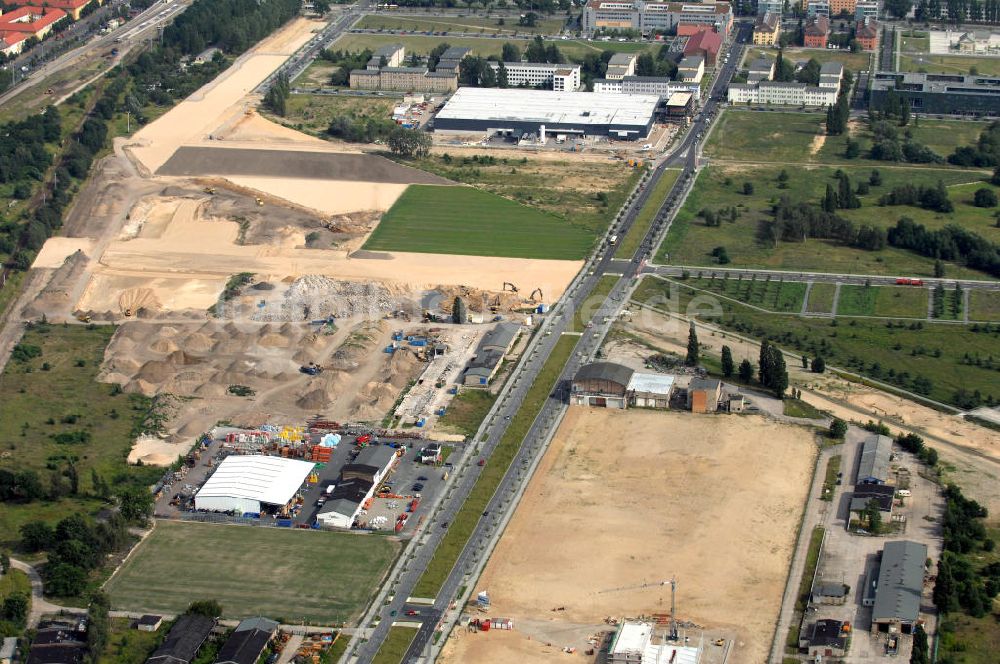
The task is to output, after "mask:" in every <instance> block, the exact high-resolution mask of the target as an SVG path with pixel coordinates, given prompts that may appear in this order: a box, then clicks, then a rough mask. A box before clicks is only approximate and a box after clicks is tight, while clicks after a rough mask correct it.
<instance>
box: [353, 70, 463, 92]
mask: <svg viewBox="0 0 1000 664" xmlns="http://www.w3.org/2000/svg"><path fill="white" fill-rule="evenodd" d="M350 86H351V87H352V88H356V89H359V90H396V91H401V92H452V91H454V90H457V89H458V75H457V74H455V73H453V72H451V71H440V70H438V71H428V69H427V68H426V67H382V68H381V69H353V70H351V78H350Z"/></svg>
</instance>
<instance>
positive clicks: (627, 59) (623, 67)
mask: <svg viewBox="0 0 1000 664" xmlns="http://www.w3.org/2000/svg"><path fill="white" fill-rule="evenodd" d="M636 60H638V57H637V56H636V54H635V53H615V54H614V55H612V56H611V59H610V60H608V69H607V71H606V72H605V73H604V78H607V79H610V80H612V81H620V80H622V79H623V78H625V77H626V76H635V62H636Z"/></svg>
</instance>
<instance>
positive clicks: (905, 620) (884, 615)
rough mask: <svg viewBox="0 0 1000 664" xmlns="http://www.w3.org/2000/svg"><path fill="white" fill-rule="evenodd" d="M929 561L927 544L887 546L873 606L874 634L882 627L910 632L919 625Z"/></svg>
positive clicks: (903, 542) (890, 543)
mask: <svg viewBox="0 0 1000 664" xmlns="http://www.w3.org/2000/svg"><path fill="white" fill-rule="evenodd" d="M926 562H927V545H925V544H921V543H919V542H910V541H901V542H887V543H886V545H885V548H884V549H883V550H882V565H881V567H880V568H879V572H878V585H877V586H876V591H875V604H874V606H873V607H872V631H876V630H878V629H880V627H881V626H884V627H886V628H887V629H891V628H892V627H893V626H899V627H900V628H902V630H903V631H904V632H908V631H909V630H908V628H909V627H912V625H913V624H914V623H916V621H917V615H918V614H919V613H920V597H921V594H922V593H923V588H924V565H925V564H926ZM883 631H884V630H883Z"/></svg>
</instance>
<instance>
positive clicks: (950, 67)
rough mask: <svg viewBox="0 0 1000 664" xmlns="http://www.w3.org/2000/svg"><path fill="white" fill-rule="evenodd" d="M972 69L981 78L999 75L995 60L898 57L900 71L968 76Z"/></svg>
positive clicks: (925, 56) (924, 56)
mask: <svg viewBox="0 0 1000 664" xmlns="http://www.w3.org/2000/svg"><path fill="white" fill-rule="evenodd" d="M973 69H975V70H976V72H977V73H979V74H981V75H983V76H997V75H1000V61H998V60H997V59H996V58H975V57H969V56H963V55H930V54H929V53H923V54H921V55H908V54H904V55H901V56H900V57H899V70H900V71H920V72H927V73H930V74H969V73H972V71H973Z"/></svg>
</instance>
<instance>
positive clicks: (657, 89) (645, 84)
mask: <svg viewBox="0 0 1000 664" xmlns="http://www.w3.org/2000/svg"><path fill="white" fill-rule="evenodd" d="M593 83H594V92H601V93H610V94H620V95H621V94H624V95H659V97H660V98H661V99H665V98H669V97H670V96H671V95H673V94H676V93H678V92H688V93H690V94H691V96H692V98H693V99H694V101H695V102H697V101H699V100H700V99H701V86H700V85H699V84H697V83H684V82H683V81H675V80H673V79H671V78H667V77H665V76H626V77H625V78H623V79H622V80H620V81H609V80H607V79H603V78H599V79H596V80H595V81H594V82H593Z"/></svg>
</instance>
